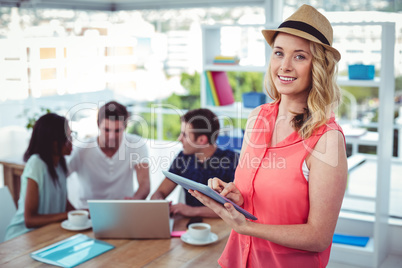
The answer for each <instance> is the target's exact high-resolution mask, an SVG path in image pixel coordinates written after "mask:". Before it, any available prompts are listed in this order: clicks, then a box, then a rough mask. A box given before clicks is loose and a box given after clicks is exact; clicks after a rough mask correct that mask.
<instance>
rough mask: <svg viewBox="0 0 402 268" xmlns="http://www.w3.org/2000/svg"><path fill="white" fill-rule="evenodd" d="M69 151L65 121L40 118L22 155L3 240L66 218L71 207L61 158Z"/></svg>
mask: <svg viewBox="0 0 402 268" xmlns="http://www.w3.org/2000/svg"><path fill="white" fill-rule="evenodd" d="M71 150H72V144H71V131H70V129H69V127H68V123H67V120H66V119H65V118H64V117H62V116H59V115H57V114H53V113H48V114H46V115H43V116H41V117H40V118H39V119H38V120H37V122H36V123H35V125H34V128H33V131H32V136H31V139H30V142H29V145H28V149H27V150H26V152H25V154H24V161H25V162H26V165H25V168H24V171H23V173H22V175H21V191H20V198H19V200H18V210H17V212H16V214H15V215H14V217H13V218H12V220H11V223H10V224H9V226H8V227H7V230H6V236H5V240H9V239H11V238H14V237H17V236H19V235H21V234H24V233H26V232H28V231H31V230H33V229H35V228H38V227H41V226H44V225H46V224H49V223H53V222H60V221H63V220H65V219H67V212H68V211H70V210H73V209H74V208H73V206H72V205H71V204H70V203H69V201H68V199H67V184H66V178H67V165H66V160H65V158H64V156H65V155H69V154H70V153H71Z"/></svg>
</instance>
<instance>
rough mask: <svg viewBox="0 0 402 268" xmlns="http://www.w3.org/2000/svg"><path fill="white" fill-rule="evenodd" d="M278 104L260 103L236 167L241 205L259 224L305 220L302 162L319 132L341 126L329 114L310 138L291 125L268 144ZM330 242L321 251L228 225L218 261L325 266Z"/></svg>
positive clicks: (306, 202) (241, 264)
mask: <svg viewBox="0 0 402 268" xmlns="http://www.w3.org/2000/svg"><path fill="white" fill-rule="evenodd" d="M278 108H279V104H265V105H263V106H262V107H261V111H260V112H259V115H258V119H257V120H256V122H255V125H254V128H253V133H252V134H251V137H250V142H249V143H248V144H247V147H246V149H245V151H244V153H243V155H242V158H241V159H240V162H239V164H238V166H237V169H236V173H235V184H236V186H237V187H238V188H239V190H240V191H241V193H242V195H243V198H244V204H243V208H244V209H246V210H247V211H249V212H250V213H252V214H254V215H255V216H256V217H257V218H258V220H257V221H256V222H258V223H263V224H275V225H278V224H282V225H285V224H303V223H306V222H307V218H308V214H309V189H308V188H309V187H308V182H307V180H306V179H305V177H304V176H303V172H302V165H303V162H304V160H305V158H306V156H307V155H308V154H309V152H311V150H312V149H313V148H314V146H315V145H316V143H317V142H318V140H319V139H320V137H321V136H322V135H323V134H324V133H325V132H327V131H329V130H338V131H340V132H341V133H342V130H341V128H340V127H339V125H338V124H337V123H336V122H335V119H334V117H331V118H330V119H329V121H328V122H327V124H326V125H323V126H322V127H320V128H319V129H318V130H317V131H316V132H315V133H314V134H313V135H312V136H311V137H310V138H308V139H306V140H303V139H302V138H301V137H300V136H299V134H298V133H297V132H296V131H295V132H293V133H292V134H290V135H289V136H288V137H286V138H285V139H284V140H282V141H281V142H279V143H278V144H276V145H275V146H274V147H268V144H270V141H271V136H272V131H273V129H274V126H275V120H274V119H275V118H276V117H277V114H278ZM330 250H331V246H329V247H328V248H327V249H326V250H324V251H323V252H310V251H303V250H298V249H292V248H288V247H284V246H281V245H278V244H275V243H273V242H270V241H268V240H264V239H261V238H256V237H252V236H247V235H240V234H238V233H236V232H235V231H233V230H232V232H231V234H230V237H229V240H228V242H227V244H226V247H225V250H224V251H223V253H222V256H221V257H220V259H219V260H218V262H219V264H220V265H221V266H222V267H226V268H234V267H235V268H236V267H253V268H257V267H275V268H278V267H309V268H311V267H325V266H326V265H327V263H328V260H329V254H330Z"/></svg>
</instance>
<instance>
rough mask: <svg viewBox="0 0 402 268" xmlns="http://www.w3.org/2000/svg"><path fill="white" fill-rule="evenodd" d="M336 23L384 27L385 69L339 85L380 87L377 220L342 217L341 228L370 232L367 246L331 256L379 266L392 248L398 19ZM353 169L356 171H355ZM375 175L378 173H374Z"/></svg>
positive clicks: (339, 249) (342, 248)
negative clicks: (390, 205) (396, 23)
mask: <svg viewBox="0 0 402 268" xmlns="http://www.w3.org/2000/svg"><path fill="white" fill-rule="evenodd" d="M333 26H334V27H335V31H336V26H380V27H381V44H380V46H381V64H380V66H381V68H380V70H381V72H380V77H376V78H375V79H374V80H348V79H346V78H340V79H338V84H339V86H341V87H342V86H362V87H377V88H378V91H379V94H378V95H379V103H380V104H381V105H379V110H378V141H377V144H376V145H377V155H376V157H375V158H374V160H373V161H376V164H377V173H376V174H375V176H376V178H377V180H376V196H375V198H374V200H375V213H374V221H373V222H372V223H371V222H370V223H368V222H364V221H358V220H349V221H347V220H342V219H340V220H339V221H338V226H337V230H341V231H343V232H350V234H353V233H355V234H358V235H366V236H370V240H369V243H368V244H367V246H366V247H364V248H361V247H353V246H346V245H340V244H333V246H332V252H331V258H332V259H333V260H336V261H339V262H347V263H349V264H353V265H360V266H364V267H379V266H380V265H381V263H382V262H383V261H384V259H385V258H386V257H387V255H388V252H389V244H388V242H387V238H388V229H389V227H388V218H389V194H390V178H391V162H392V150H393V126H394V122H393V118H394V114H393V113H394V100H393V98H394V90H395V77H394V49H395V23H391V22H381V23H380V22H369V23H334V24H333ZM352 172H353V171H352ZM373 176H374V174H373Z"/></svg>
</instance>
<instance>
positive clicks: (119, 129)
mask: <svg viewBox="0 0 402 268" xmlns="http://www.w3.org/2000/svg"><path fill="white" fill-rule="evenodd" d="M128 118H129V114H128V112H127V109H126V107H124V106H123V105H121V104H120V103H118V102H115V101H111V102H108V103H106V104H105V105H103V106H102V107H101V108H100V109H99V111H98V119H97V122H98V128H99V136H98V137H96V138H93V139H90V140H87V141H85V143H84V144H83V145H84V146H79V147H78V148H74V153H73V154H72V156H71V158H70V159H69V162H68V168H69V172H70V174H71V173H74V172H75V173H77V176H78V180H77V181H78V184H79V189H78V190H77V193H78V198H79V204H75V205H76V207H77V208H87V207H88V204H87V200H88V199H123V198H126V199H127V198H128V199H145V198H146V197H147V196H148V194H149V191H150V182H149V166H148V163H147V161H148V159H147V158H148V149H147V147H146V144H145V142H144V140H142V138H141V137H139V136H137V135H132V134H127V133H125V129H126V126H127V120H128ZM134 172H135V173H136V177H137V181H138V189H137V191H136V192H135V194H134V181H133V180H134V179H133V175H134Z"/></svg>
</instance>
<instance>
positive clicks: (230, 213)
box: [188, 190, 249, 234]
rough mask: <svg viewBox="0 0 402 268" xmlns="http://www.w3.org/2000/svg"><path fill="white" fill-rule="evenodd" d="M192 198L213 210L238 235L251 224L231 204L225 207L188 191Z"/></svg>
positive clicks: (202, 195) (198, 193) (200, 194)
mask: <svg viewBox="0 0 402 268" xmlns="http://www.w3.org/2000/svg"><path fill="white" fill-rule="evenodd" d="M188 192H189V193H190V194H191V195H192V196H194V197H195V198H197V199H198V200H199V201H200V202H201V203H203V204H204V205H205V206H207V207H209V208H210V209H212V210H213V211H214V212H215V213H216V214H217V215H218V216H219V217H221V218H222V219H223V220H224V221H225V222H226V223H227V224H229V225H230V227H232V229H233V230H235V231H236V232H237V233H239V234H241V233H243V231H244V229H245V228H246V226H247V224H248V223H249V221H248V220H246V217H244V215H243V214H241V213H240V212H238V211H237V210H236V209H235V207H234V206H233V205H232V204H230V203H225V204H224V205H223V206H222V204H220V203H218V202H216V201H215V200H213V199H212V198H210V197H208V196H206V195H204V194H202V193H200V192H198V191H193V190H189V191H188Z"/></svg>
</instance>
